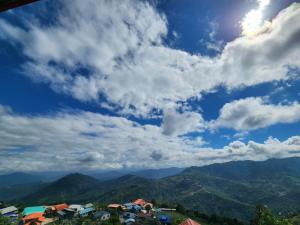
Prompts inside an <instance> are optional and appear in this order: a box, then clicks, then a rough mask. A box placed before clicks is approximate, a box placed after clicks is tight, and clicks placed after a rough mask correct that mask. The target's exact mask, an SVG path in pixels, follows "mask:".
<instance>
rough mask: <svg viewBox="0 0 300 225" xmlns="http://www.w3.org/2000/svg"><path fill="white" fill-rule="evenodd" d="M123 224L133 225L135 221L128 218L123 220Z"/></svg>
mask: <svg viewBox="0 0 300 225" xmlns="http://www.w3.org/2000/svg"><path fill="white" fill-rule="evenodd" d="M124 223H125V224H126V225H130V224H134V223H135V219H133V218H129V219H127V220H125V221H124Z"/></svg>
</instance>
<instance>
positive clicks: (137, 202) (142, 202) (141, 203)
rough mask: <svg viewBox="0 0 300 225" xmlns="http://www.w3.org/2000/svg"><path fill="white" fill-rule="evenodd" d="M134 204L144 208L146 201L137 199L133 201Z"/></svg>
mask: <svg viewBox="0 0 300 225" xmlns="http://www.w3.org/2000/svg"><path fill="white" fill-rule="evenodd" d="M134 203H135V204H137V205H140V206H144V205H145V204H146V201H145V200H144V199H141V198H139V199H137V200H135V201H134Z"/></svg>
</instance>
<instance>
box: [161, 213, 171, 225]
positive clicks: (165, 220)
mask: <svg viewBox="0 0 300 225" xmlns="http://www.w3.org/2000/svg"><path fill="white" fill-rule="evenodd" d="M159 221H160V222H161V223H162V224H166V225H169V224H171V223H172V220H171V217H170V216H167V215H160V216H159Z"/></svg>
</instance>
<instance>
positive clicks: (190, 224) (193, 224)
mask: <svg viewBox="0 0 300 225" xmlns="http://www.w3.org/2000/svg"><path fill="white" fill-rule="evenodd" d="M180 225H201V224H200V223H197V222H196V221H194V220H192V219H190V218H188V219H186V220H185V221H183V222H182V223H181V224H180Z"/></svg>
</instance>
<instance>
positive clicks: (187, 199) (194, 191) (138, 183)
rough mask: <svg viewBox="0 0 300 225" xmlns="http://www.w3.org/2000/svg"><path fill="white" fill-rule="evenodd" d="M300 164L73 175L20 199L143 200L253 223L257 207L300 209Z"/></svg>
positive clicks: (296, 160)
mask: <svg viewBox="0 0 300 225" xmlns="http://www.w3.org/2000/svg"><path fill="white" fill-rule="evenodd" d="M299 165H300V158H287V159H270V160H267V161H263V162H255V161H240V162H229V163H222V164H212V165H209V166H203V167H190V168H187V169H185V170H184V171H182V172H181V173H179V174H176V175H174V176H169V177H165V178H161V179H148V178H144V177H141V176H137V175H125V176H122V177H119V178H117V179H113V180H106V181H99V180H96V179H95V178H92V177H89V176H86V175H82V174H72V175H68V176H66V177H64V178H62V179H60V180H58V181H56V182H53V183H51V184H50V185H48V186H47V187H44V188H42V189H40V190H39V191H38V192H36V193H34V194H31V195H29V196H27V197H26V198H23V199H21V200H19V201H23V202H24V203H36V204H42V203H51V202H59V201H67V202H81V201H82V202H84V201H100V202H102V203H111V202H127V201H131V200H133V199H135V198H137V197H141V198H145V199H155V200H157V201H160V202H166V203H169V204H173V205H174V204H176V203H180V204H182V205H184V206H185V207H186V208H190V209H195V210H199V211H202V212H204V213H207V214H218V215H221V216H227V217H233V218H238V219H242V220H249V219H250V218H251V217H253V214H254V210H255V205H257V204H265V205H267V206H268V207H270V208H271V209H272V210H274V212H276V213H281V214H282V215H285V214H288V213H290V212H296V211H297V210H300V204H299V202H300V166H299ZM278 167H280V168H278Z"/></svg>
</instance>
